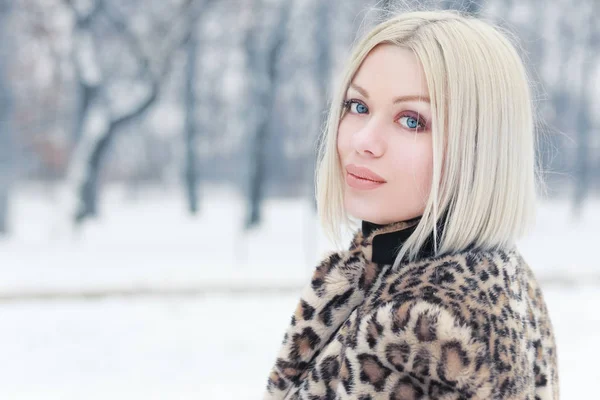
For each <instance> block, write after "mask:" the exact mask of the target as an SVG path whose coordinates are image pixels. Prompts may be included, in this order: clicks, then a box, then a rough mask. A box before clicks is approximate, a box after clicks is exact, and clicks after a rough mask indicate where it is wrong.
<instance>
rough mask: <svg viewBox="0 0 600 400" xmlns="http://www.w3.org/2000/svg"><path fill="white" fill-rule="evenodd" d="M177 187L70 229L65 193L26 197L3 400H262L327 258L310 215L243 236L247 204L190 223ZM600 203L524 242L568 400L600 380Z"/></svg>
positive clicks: (6, 258) (3, 315)
mask: <svg viewBox="0 0 600 400" xmlns="http://www.w3.org/2000/svg"><path fill="white" fill-rule="evenodd" d="M177 190H181V189H179V188H176V189H173V188H163V189H162V190H158V189H156V190H146V189H138V190H136V191H132V190H131V189H124V188H122V187H117V186H111V187H109V188H106V190H104V191H103V198H102V202H101V206H102V207H101V210H102V212H103V214H102V218H100V219H99V220H97V221H93V222H91V223H90V224H87V225H86V226H83V227H82V228H81V229H80V230H79V231H72V229H71V228H70V227H69V225H68V224H67V223H66V219H65V214H64V212H63V211H62V206H63V199H64V198H65V197H64V193H63V192H62V191H61V190H56V188H53V187H51V188H44V187H42V186H27V187H20V188H18V189H17V191H16V192H15V193H14V195H13V197H12V201H11V228H12V234H11V236H10V237H9V238H6V239H4V240H3V241H1V242H0V320H2V326H3V328H2V329H1V330H0V354H2V361H0V377H2V378H0V382H1V384H0V398H2V399H4V398H10V399H81V398H86V399H105V398H111V399H113V398H114V399H120V398H124V399H164V398H169V399H192V398H203V399H204V398H206V399H256V398H260V396H261V393H262V390H263V388H264V385H265V383H266V379H267V376H268V373H269V369H270V367H271V365H272V363H273V361H274V359H275V356H276V352H277V350H278V348H279V344H280V342H281V340H282V338H283V332H284V330H285V328H286V327H287V324H288V323H289V320H290V317H291V315H292V312H293V310H294V308H295V306H296V301H297V297H298V295H299V293H300V290H301V289H302V287H303V285H304V284H305V283H306V282H308V277H309V275H310V273H311V272H312V269H313V268H314V265H315V263H316V262H317V261H318V260H319V259H320V257H321V256H322V255H323V254H324V252H325V251H328V250H329V249H330V247H329V244H328V243H327V241H326V240H325V239H324V237H323V235H322V233H321V232H320V230H319V228H318V224H317V222H316V220H315V219H314V216H313V213H312V211H311V209H310V205H309V204H308V202H302V201H298V200H289V201H288V200H285V201H284V200H277V201H269V202H267V204H266V206H265V208H264V210H265V223H264V224H263V226H261V227H259V228H258V229H256V230H254V231H252V232H250V233H248V234H243V233H242V232H241V229H240V226H241V221H243V205H244V201H243V199H241V198H239V197H238V196H237V195H236V194H235V193H233V192H228V191H227V190H225V189H220V188H203V192H204V193H210V196H207V197H206V198H205V199H203V202H202V204H201V209H202V211H203V212H202V214H201V215H200V216H199V217H197V218H190V217H189V216H187V215H186V213H185V204H184V200H183V198H182V195H181V193H178V192H177ZM599 223H600V202H598V201H597V200H595V201H591V202H590V203H589V204H588V205H587V206H586V208H585V210H583V213H582V219H581V220H580V221H579V222H577V223H573V222H570V220H569V207H568V204H567V203H565V202H553V203H546V204H544V205H543V206H542V207H541V209H540V215H539V218H538V224H537V226H536V229H535V230H534V232H533V233H532V235H531V236H530V237H528V238H526V239H525V240H523V241H522V243H521V246H520V247H521V251H522V252H523V254H524V256H525V258H526V259H527V261H528V262H529V263H530V264H531V266H532V268H533V269H534V271H535V273H536V275H537V277H538V279H539V280H540V282H541V284H542V287H543V289H544V296H545V298H546V301H547V303H548V308H549V311H550V315H551V318H552V322H553V324H554V327H555V333H556V338H557V346H558V356H559V368H560V380H561V382H560V386H561V398H563V399H576V398H589V397H590V394H592V393H595V390H594V387H593V385H594V383H595V381H596V380H598V378H600V372H598V369H597V368H596V367H595V365H594V364H593V362H592V361H591V360H595V359H597V358H598V357H600V344H599V343H598V341H597V340H596V336H597V333H598V332H599V331H600V314H598V313H597V312H595V311H596V310H598V309H600V290H599V289H600V279H599V277H600V266H599V264H598V261H597V258H596V257H594V254H593V253H592V252H593V250H594V248H595V247H594V246H595V245H596V246H597V243H598V239H599V235H598V229H597V228H596V227H597V226H598V224H599Z"/></svg>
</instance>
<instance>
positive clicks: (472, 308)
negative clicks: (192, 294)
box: [264, 220, 559, 400]
mask: <svg viewBox="0 0 600 400" xmlns="http://www.w3.org/2000/svg"><path fill="white" fill-rule="evenodd" d="M417 222H418V221H417V220H411V221H403V222H396V223H391V224H387V225H376V226H377V228H375V229H372V230H371V231H370V230H368V229H365V221H363V229H359V230H358V231H357V232H356V234H355V235H354V237H353V239H352V241H351V244H350V247H349V249H348V250H346V251H341V252H332V253H329V254H328V255H327V257H325V258H324V259H323V260H322V261H321V262H320V264H319V265H318V266H317V267H316V269H315V271H314V273H313V276H312V281H311V282H310V284H308V285H307V286H306V287H305V289H304V291H303V293H302V295H301V298H300V300H299V302H298V306H297V308H296V311H295V313H294V314H293V316H292V318H291V324H290V326H289V327H288V328H287V331H286V332H285V335H284V337H283V343H282V346H281V349H280V351H279V354H278V356H277V358H276V360H275V365H274V366H273V368H272V370H271V373H270V375H269V377H268V380H267V387H266V391H265V394H264V399H265V400H267V399H269V400H271V399H313V400H317V399H319V400H326V399H357V400H368V399H369V400H375V399H396V400H400V399H530V400H537V399H558V396H559V383H558V370H557V354H556V344H555V339H554V334H553V328H552V324H551V321H550V318H549V316H548V311H547V309H546V304H545V301H544V298H543V296H542V292H541V290H540V287H539V285H538V283H537V281H536V279H535V277H534V275H533V273H532V271H531V270H530V268H529V266H528V265H527V263H526V262H525V261H524V259H523V258H522V257H521V255H520V254H519V252H518V251H517V250H516V249H515V248H510V249H504V250H494V251H481V250H474V249H472V248H471V249H467V250H465V251H463V252H458V253H454V254H449V255H444V256H438V257H435V256H434V255H433V253H431V254H428V253H424V256H423V257H420V258H419V259H418V260H417V261H414V262H406V261H405V262H403V263H402V264H401V265H400V267H399V268H398V269H392V268H391V266H392V265H391V264H393V257H392V258H390V256H389V254H391V253H390V249H393V248H396V247H394V246H392V244H394V243H395V244H397V241H398V240H400V239H401V238H402V237H406V235H404V234H405V233H407V232H410V229H414V227H415V225H416V223H417ZM367 224H371V223H367ZM373 225H375V224H371V226H373ZM403 235H404V236H403ZM386 254H388V256H387V258H386V256H385V255H386ZM382 255H383V256H382ZM377 257H378V258H377ZM374 260H375V261H374Z"/></svg>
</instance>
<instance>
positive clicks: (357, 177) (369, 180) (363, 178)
mask: <svg viewBox="0 0 600 400" xmlns="http://www.w3.org/2000/svg"><path fill="white" fill-rule="evenodd" d="M348 175H352V177H354V178H356V179H360V180H363V181H368V182H376V183H385V181H376V180H373V179H369V178H366V177H362V176H358V175H355V174H353V173H351V172H348Z"/></svg>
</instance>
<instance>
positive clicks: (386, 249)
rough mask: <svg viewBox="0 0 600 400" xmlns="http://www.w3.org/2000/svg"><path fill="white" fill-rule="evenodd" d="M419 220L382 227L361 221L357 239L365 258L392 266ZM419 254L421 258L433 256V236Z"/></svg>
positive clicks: (417, 218) (414, 219)
mask: <svg viewBox="0 0 600 400" xmlns="http://www.w3.org/2000/svg"><path fill="white" fill-rule="evenodd" d="M420 220H421V217H420V216H419V217H416V218H413V219H410V220H405V221H398V222H392V223H389V224H383V225H381V224H376V223H374V222H370V221H366V220H363V221H362V222H361V229H360V231H359V232H358V235H357V237H358V238H359V239H360V244H359V245H360V246H361V247H362V251H363V254H364V256H365V258H366V259H367V260H369V261H372V262H374V263H376V264H393V263H394V261H395V259H396V255H397V254H398V250H399V249H400V247H401V245H402V244H403V243H404V242H405V241H406V240H407V239H408V238H409V237H410V235H412V234H413V232H414V231H415V230H416V228H417V225H418V224H419V221H420ZM420 254H421V256H422V257H425V256H430V255H433V254H434V249H433V234H432V235H431V236H430V238H429V240H428V241H427V242H426V243H425V245H424V246H423V248H422V249H421V252H420Z"/></svg>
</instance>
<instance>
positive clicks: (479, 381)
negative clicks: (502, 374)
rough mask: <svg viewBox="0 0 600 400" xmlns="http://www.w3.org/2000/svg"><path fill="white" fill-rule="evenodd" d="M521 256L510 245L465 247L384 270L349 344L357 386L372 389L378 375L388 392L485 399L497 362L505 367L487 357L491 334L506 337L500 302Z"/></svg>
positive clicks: (503, 301)
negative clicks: (488, 248)
mask: <svg viewBox="0 0 600 400" xmlns="http://www.w3.org/2000/svg"><path fill="white" fill-rule="evenodd" d="M520 262H521V261H520V256H519V255H518V252H516V251H514V250H511V251H487V252H486V251H468V252H463V253H460V254H453V255H448V256H444V257H438V258H431V259H427V260H422V261H419V262H416V263H410V264H406V265H404V266H402V268H401V269H400V270H399V271H398V272H394V273H392V274H390V275H389V276H388V278H387V279H386V281H385V282H384V284H383V285H382V286H381V288H380V290H379V291H378V293H377V294H376V297H377V298H376V299H375V300H374V302H373V304H374V306H373V307H372V308H371V309H370V310H369V311H368V312H367V313H366V314H364V315H363V316H362V317H361V319H360V321H359V322H358V324H359V325H358V330H357V334H356V336H355V338H354V343H353V346H352V348H351V349H349V361H350V363H351V364H352V365H354V367H355V369H356V370H357V371H359V372H357V384H361V385H372V386H375V388H376V385H377V382H376V380H375V378H376V377H383V376H385V377H386V379H385V382H386V384H387V385H392V386H390V387H389V388H388V389H389V390H390V391H391V392H393V393H400V392H402V393H412V394H413V395H415V396H417V395H420V394H426V395H429V396H431V397H433V398H440V397H443V396H444V395H448V396H453V395H459V396H465V397H468V398H487V397H489V396H490V393H491V391H492V390H493V388H494V387H495V386H496V385H497V382H496V377H497V373H498V368H500V369H502V368H504V367H506V368H507V369H508V368H510V365H509V361H508V359H506V360H504V359H502V358H500V359H496V360H492V358H490V349H491V345H493V344H492V342H491V338H507V335H505V332H508V330H507V329H508V328H507V327H508V326H509V325H510V321H509V319H510V318H506V315H507V314H506V308H505V307H506V306H507V304H508V302H510V301H512V300H510V299H511V298H512V295H511V294H510V292H511V290H516V289H515V288H513V289H510V286H511V283H510V282H511V279H513V278H511V276H512V277H514V279H515V281H519V279H520V278H518V277H517V275H518V272H517V271H518V269H519V268H518V266H519V263H520ZM507 277H508V280H506V279H507ZM518 285H519V283H517V286H518ZM501 321H503V323H505V324H503V323H500V322H501ZM496 322H498V323H496ZM508 338H510V335H508ZM503 340H504V339H503ZM507 348H508V347H507ZM506 356H507V357H508V356H509V355H508V354H507V355H506ZM505 361H506V364H503V363H504V362H505ZM492 362H493V363H494V365H493V366H492ZM369 371H370V372H369ZM388 376H390V377H391V378H392V379H391V381H390V380H389V379H387V377H388ZM392 381H393V383H390V382H392Z"/></svg>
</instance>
